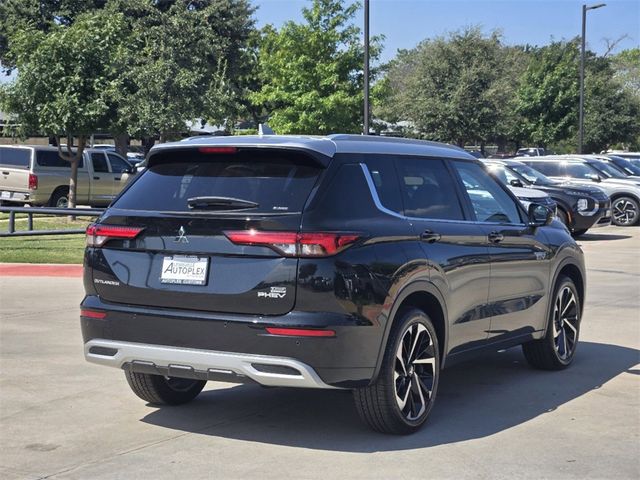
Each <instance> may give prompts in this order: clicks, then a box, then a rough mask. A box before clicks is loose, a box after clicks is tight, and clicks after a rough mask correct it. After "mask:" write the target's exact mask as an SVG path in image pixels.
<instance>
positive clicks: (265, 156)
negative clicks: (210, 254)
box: [114, 151, 321, 213]
mask: <svg viewBox="0 0 640 480" xmlns="http://www.w3.org/2000/svg"><path fill="white" fill-rule="evenodd" d="M178 156H179V157H178ZM164 162H166V163H161V164H159V165H153V166H151V167H150V168H148V169H147V170H145V171H144V172H143V173H142V174H141V176H140V178H139V179H138V180H137V181H136V182H135V183H134V184H133V185H132V186H131V187H130V188H129V189H128V190H127V191H126V192H125V193H124V195H123V196H122V197H120V198H119V199H118V200H117V201H116V202H115V204H114V207H116V208H122V209H128V210H156V211H216V208H209V209H203V210H199V209H198V210H192V209H191V208H190V207H189V205H188V200H189V199H190V198H191V199H193V198H198V197H231V198H234V199H238V200H243V201H247V202H254V203H257V204H258V206H257V207H253V208H250V209H242V211H243V212H246V213H267V212H268V213H277V212H283V213H284V212H301V211H302V208H303V206H304V203H305V201H306V200H307V197H308V196H309V193H310V192H311V189H312V188H313V185H314V184H315V182H316V179H317V178H318V175H319V173H320V170H321V169H320V167H318V166H316V165H315V164H313V163H310V162H309V160H308V159H307V158H306V157H304V156H302V155H296V154H291V153H288V152H283V153H279V152H256V151H253V152H246V151H245V152H239V153H237V154H232V155H226V154H225V155H220V154H215V155H211V154H209V155H208V154H190V155H188V156H187V155H186V154H184V153H176V158H175V161H174V160H173V159H172V158H165V159H164Z"/></svg>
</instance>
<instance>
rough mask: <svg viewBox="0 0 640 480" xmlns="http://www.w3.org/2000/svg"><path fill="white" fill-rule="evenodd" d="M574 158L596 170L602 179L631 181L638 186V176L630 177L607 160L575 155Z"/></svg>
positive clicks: (639, 183)
mask: <svg viewBox="0 0 640 480" xmlns="http://www.w3.org/2000/svg"><path fill="white" fill-rule="evenodd" d="M575 157H577V158H579V159H581V160H582V161H584V162H585V163H588V164H589V165H591V166H592V167H593V168H595V169H596V170H598V172H599V174H600V176H601V177H602V178H614V179H619V180H630V181H633V182H634V183H635V184H636V185H640V176H636V175H630V174H629V173H627V172H625V171H624V170H623V169H621V168H620V167H618V166H617V165H616V164H615V163H613V162H611V161H610V160H609V158H606V157H604V158H602V157H600V156H599V155H576V156H575Z"/></svg>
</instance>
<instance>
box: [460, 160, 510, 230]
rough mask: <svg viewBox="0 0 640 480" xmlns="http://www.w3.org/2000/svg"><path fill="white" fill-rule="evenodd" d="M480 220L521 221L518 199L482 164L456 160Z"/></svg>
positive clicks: (496, 221)
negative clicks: (505, 189)
mask: <svg viewBox="0 0 640 480" xmlns="http://www.w3.org/2000/svg"><path fill="white" fill-rule="evenodd" d="M454 165H455V167H456V169H457V170H458V173H459V174H460V179H461V180H462V183H463V184H464V188H465V190H466V191H467V194H468V195H469V200H470V201H471V205H472V207H473V211H474V212H475V214H476V219H477V220H478V221H480V222H491V223H521V222H522V219H521V218H520V213H519V210H518V206H517V205H516V201H515V200H514V199H513V198H511V197H510V196H509V195H508V194H507V192H505V191H504V190H503V188H502V187H501V186H500V185H499V184H498V182H497V181H496V180H495V179H494V178H493V177H491V175H489V174H488V173H487V172H486V171H485V170H484V169H483V168H482V167H481V166H480V165H476V164H475V163H468V162H454Z"/></svg>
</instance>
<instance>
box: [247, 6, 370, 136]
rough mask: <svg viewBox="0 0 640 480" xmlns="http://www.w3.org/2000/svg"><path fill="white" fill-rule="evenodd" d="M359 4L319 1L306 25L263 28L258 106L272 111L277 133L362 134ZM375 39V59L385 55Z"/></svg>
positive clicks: (307, 15) (307, 10)
mask: <svg viewBox="0 0 640 480" xmlns="http://www.w3.org/2000/svg"><path fill="white" fill-rule="evenodd" d="M358 8H359V5H358V4H351V5H349V6H344V5H343V2H341V1H339V0H314V1H313V4H312V6H311V7H310V8H305V9H303V16H304V19H305V22H304V23H302V24H297V23H294V22H287V23H285V24H284V26H283V27H282V28H281V29H280V30H279V31H276V30H275V29H274V28H273V27H267V28H265V29H264V31H263V34H262V39H261V46H260V60H259V65H260V83H261V84H262V86H261V88H260V89H259V90H258V91H257V92H255V93H254V94H253V95H252V96H251V100H252V102H253V104H254V105H262V106H264V108H265V109H266V110H267V111H269V112H270V118H269V124H270V126H271V127H272V128H273V129H274V130H275V131H276V132H278V133H308V134H327V133H333V132H359V131H361V128H362V127H361V125H362V121H363V120H362V119H363V112H362V105H363V96H362V85H363V75H362V68H363V67H362V62H363V56H364V53H363V46H362V44H361V41H360V29H359V28H357V27H356V26H355V25H353V23H352V21H353V17H354V15H355V13H356V11H357V9H358ZM379 42H380V40H379V39H373V40H372V48H371V58H372V59H373V61H375V59H376V58H377V57H378V55H379V52H380V46H379Z"/></svg>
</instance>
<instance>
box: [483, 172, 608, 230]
mask: <svg viewBox="0 0 640 480" xmlns="http://www.w3.org/2000/svg"><path fill="white" fill-rule="evenodd" d="M485 165H487V167H488V168H489V171H490V172H492V173H493V174H494V175H495V176H496V177H497V178H498V179H499V180H501V181H502V182H503V183H505V184H508V185H513V186H516V187H524V188H523V189H524V190H525V191H526V190H527V189H535V190H533V191H542V192H544V193H545V194H547V195H549V196H550V197H551V199H552V200H553V201H554V202H556V203H557V205H558V208H557V215H558V218H560V220H561V221H562V223H564V224H565V226H566V227H567V228H568V229H569V231H570V232H571V233H572V235H574V236H578V235H582V234H584V233H586V232H587V230H589V229H590V228H596V227H605V226H607V225H610V224H611V200H610V199H609V197H608V196H607V194H606V193H604V191H603V190H601V189H600V188H598V187H593V186H590V185H584V186H576V185H571V184H569V183H563V182H560V181H554V180H551V179H550V178H547V177H545V176H544V175H543V174H542V173H540V172H538V171H537V170H535V169H533V168H531V167H529V166H527V165H525V164H524V163H522V162H518V161H515V160H487V161H485Z"/></svg>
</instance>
